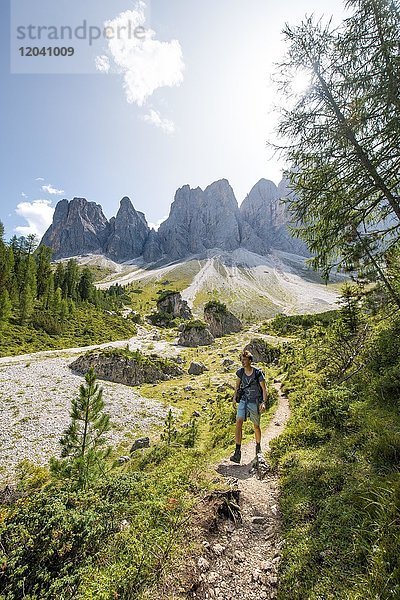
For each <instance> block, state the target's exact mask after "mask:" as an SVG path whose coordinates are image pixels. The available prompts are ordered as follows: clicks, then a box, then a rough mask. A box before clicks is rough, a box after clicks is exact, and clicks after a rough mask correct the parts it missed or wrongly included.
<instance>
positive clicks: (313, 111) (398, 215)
mask: <svg viewBox="0 0 400 600" xmlns="http://www.w3.org/2000/svg"><path fill="white" fill-rule="evenodd" d="M346 5H347V8H349V9H350V10H351V11H352V14H351V15H350V17H348V18H347V19H346V20H345V21H344V22H343V23H342V25H341V26H340V27H339V28H337V29H333V27H332V26H331V24H330V23H328V24H327V25H324V24H323V22H322V21H316V20H315V19H314V18H313V17H309V18H306V19H305V20H304V21H303V22H302V23H301V24H300V25H299V26H297V27H289V26H286V28H285V30H284V35H285V37H286V40H287V42H288V52H287V56H286V57H285V59H284V61H283V62H282V63H281V70H280V78H281V86H282V89H283V91H284V94H285V96H286V102H283V103H282V105H283V106H284V108H282V110H281V120H280V123H279V126H278V134H279V135H280V136H281V138H282V140H283V142H282V146H281V148H280V149H281V150H282V152H283V154H284V155H285V158H286V160H287V163H288V164H289V165H293V167H294V168H293V169H292V170H291V171H290V172H288V173H287V175H288V177H289V179H290V183H291V188H292V189H294V191H295V192H296V194H295V195H294V194H290V195H289V196H288V199H287V201H288V205H289V209H290V211H291V213H292V218H293V222H294V223H295V224H296V230H297V234H298V235H299V236H301V237H302V238H303V239H304V240H305V241H306V242H307V245H308V247H309V249H310V250H311V252H312V254H313V257H312V261H311V262H312V265H313V266H314V267H315V268H316V269H320V270H322V272H323V274H324V276H326V277H328V276H329V273H330V271H331V270H332V268H333V267H335V266H340V267H343V268H345V269H350V270H356V271H359V270H361V271H362V272H363V273H364V272H366V271H370V272H371V270H372V271H373V272H374V276H375V278H376V279H380V280H381V281H382V282H383V284H384V285H385V287H386V288H387V290H388V292H389V293H390V295H391V297H392V299H393V300H394V302H396V304H397V305H398V306H399V307H400V297H399V296H398V294H397V293H396V290H395V289H394V288H393V286H391V285H390V281H389V280H388V279H387V277H386V276H385V272H384V268H383V266H384V260H385V254H386V253H387V252H388V250H390V249H391V248H392V247H393V246H394V245H396V244H398V234H399V230H400V198H399V167H400V100H399V97H400V96H399V89H400V69H399V39H400V13H399V9H398V3H397V2H393V1H392V0H348V1H347V3H346ZM299 72H300V73H302V74H304V73H306V74H308V76H309V82H310V85H309V86H308V88H307V89H306V90H305V91H304V92H303V93H302V94H300V95H299V94H297V95H296V92H295V91H293V89H292V87H291V82H292V81H293V78H294V75H295V74H296V73H299ZM304 77H305V78H306V75H304ZM288 100H289V102H288Z"/></svg>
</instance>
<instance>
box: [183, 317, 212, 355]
mask: <svg viewBox="0 0 400 600" xmlns="http://www.w3.org/2000/svg"><path fill="white" fill-rule="evenodd" d="M213 342H214V336H213V335H212V333H211V331H210V330H209V329H207V327H206V324H205V323H202V322H201V321H189V322H188V323H184V324H183V326H182V329H181V333H180V336H179V339H178V344H179V345H180V346H188V347H189V348H195V347H196V346H209V345H210V344H212V343H213Z"/></svg>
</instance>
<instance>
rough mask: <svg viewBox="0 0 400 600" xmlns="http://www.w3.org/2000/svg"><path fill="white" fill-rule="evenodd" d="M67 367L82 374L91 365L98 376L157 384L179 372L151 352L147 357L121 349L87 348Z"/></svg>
mask: <svg viewBox="0 0 400 600" xmlns="http://www.w3.org/2000/svg"><path fill="white" fill-rule="evenodd" d="M69 366H70V368H71V369H72V370H73V371H75V372H77V373H80V374H82V375H84V374H85V373H87V372H88V371H89V369H90V368H93V369H94V372H95V373H96V376H97V377H98V378H99V379H105V380H106V381H113V382H115V383H124V384H125V385H140V384H142V383H157V381H165V380H167V379H171V377H178V376H179V375H182V374H183V370H182V369H181V368H180V367H179V366H178V365H177V364H176V363H174V362H172V361H169V360H166V359H164V358H161V357H159V356H157V355H154V354H152V355H149V356H147V355H144V354H142V353H141V352H139V351H138V350H136V351H135V352H129V351H128V350H124V349H121V348H105V349H102V350H100V349H97V350H91V351H89V352H87V353H86V354H84V355H82V356H80V357H79V358H77V359H76V360H75V361H74V362H72V363H71V364H70V365H69Z"/></svg>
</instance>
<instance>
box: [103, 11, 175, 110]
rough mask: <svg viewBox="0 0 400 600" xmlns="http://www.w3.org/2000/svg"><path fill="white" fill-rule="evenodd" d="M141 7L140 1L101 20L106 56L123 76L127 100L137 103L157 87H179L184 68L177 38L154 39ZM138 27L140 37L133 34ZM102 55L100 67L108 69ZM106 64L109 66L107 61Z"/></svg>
mask: <svg viewBox="0 0 400 600" xmlns="http://www.w3.org/2000/svg"><path fill="white" fill-rule="evenodd" d="M144 8H145V4H144V3H143V2H139V3H138V4H137V6H136V8H135V9H134V10H127V11H125V12H122V13H120V14H119V15H118V16H117V17H116V18H115V19H113V20H111V21H106V22H105V23H104V25H105V27H107V28H110V29H109V31H110V37H109V40H108V53H109V57H110V59H111V61H112V63H113V66H115V71H116V72H118V73H121V74H122V75H123V78H124V89H125V93H126V99H127V101H128V102H129V103H135V104H137V105H138V106H143V104H144V103H145V101H146V99H147V98H148V97H149V96H151V95H152V94H153V92H154V91H155V90H157V89H158V88H161V87H164V86H168V87H173V86H179V85H180V84H181V83H182V81H183V70H184V67H185V65H184V62H183V58H182V48H181V45H180V43H179V41H178V40H171V41H169V42H160V41H159V40H156V39H154V38H155V35H156V32H155V31H153V30H152V29H147V28H145V23H146V17H145V12H144ZM137 28H142V29H141V30H140V31H141V32H142V33H141V34H140V36H138V35H134V32H135V31H138V29H137ZM118 32H119V33H118ZM112 34H113V37H111V35H112ZM105 58H106V57H105V55H102V56H99V57H97V59H96V67H97V68H98V69H99V70H103V71H104V70H105V68H107V67H106V66H105V65H107V63H106V61H105ZM108 64H109V65H111V62H110V60H109V62H108ZM107 72H109V70H107Z"/></svg>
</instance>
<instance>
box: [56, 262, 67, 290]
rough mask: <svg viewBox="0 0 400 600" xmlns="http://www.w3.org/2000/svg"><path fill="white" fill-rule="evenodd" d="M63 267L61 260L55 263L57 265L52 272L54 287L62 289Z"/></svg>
mask: <svg viewBox="0 0 400 600" xmlns="http://www.w3.org/2000/svg"><path fill="white" fill-rule="evenodd" d="M64 278H65V269H64V265H63V263H62V262H59V263H57V267H56V270H55V273H54V288H55V289H57V288H60V289H61V290H62V288H63V285H64Z"/></svg>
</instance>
